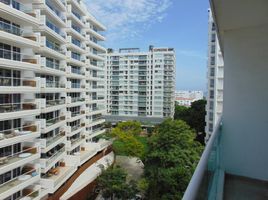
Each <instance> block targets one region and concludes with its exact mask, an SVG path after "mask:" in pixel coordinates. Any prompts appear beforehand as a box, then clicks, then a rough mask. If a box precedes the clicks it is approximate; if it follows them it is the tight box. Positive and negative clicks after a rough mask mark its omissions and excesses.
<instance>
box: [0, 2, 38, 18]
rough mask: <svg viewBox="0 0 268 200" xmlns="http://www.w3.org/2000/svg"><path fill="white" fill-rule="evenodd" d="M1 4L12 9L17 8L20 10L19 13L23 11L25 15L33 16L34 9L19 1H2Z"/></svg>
mask: <svg viewBox="0 0 268 200" xmlns="http://www.w3.org/2000/svg"><path fill="white" fill-rule="evenodd" d="M0 3H4V4H6V5H9V6H10V7H12V8H15V9H16V10H19V11H22V12H24V13H27V14H31V15H32V14H33V13H32V9H31V8H29V7H27V6H25V5H23V4H21V3H19V2H17V1H14V0H9V1H6V0H0Z"/></svg>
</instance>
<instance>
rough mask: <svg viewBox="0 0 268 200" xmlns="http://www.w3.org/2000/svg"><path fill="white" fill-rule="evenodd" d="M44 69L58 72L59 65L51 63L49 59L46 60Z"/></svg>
mask: <svg viewBox="0 0 268 200" xmlns="http://www.w3.org/2000/svg"><path fill="white" fill-rule="evenodd" d="M46 67H49V68H52V69H57V70H60V63H59V62H55V61H52V60H49V59H46Z"/></svg>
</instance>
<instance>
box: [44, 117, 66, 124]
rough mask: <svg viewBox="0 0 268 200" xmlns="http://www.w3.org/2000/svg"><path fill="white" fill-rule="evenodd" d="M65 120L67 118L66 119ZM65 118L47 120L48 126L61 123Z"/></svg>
mask: <svg viewBox="0 0 268 200" xmlns="http://www.w3.org/2000/svg"><path fill="white" fill-rule="evenodd" d="M64 119H65V118H64ZM62 120H63V118H62V117H55V118H52V119H47V120H46V125H47V126H52V125H54V124H56V123H58V122H60V121H62Z"/></svg>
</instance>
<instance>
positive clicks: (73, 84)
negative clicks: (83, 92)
mask: <svg viewBox="0 0 268 200" xmlns="http://www.w3.org/2000/svg"><path fill="white" fill-rule="evenodd" d="M72 88H81V84H80V83H72Z"/></svg>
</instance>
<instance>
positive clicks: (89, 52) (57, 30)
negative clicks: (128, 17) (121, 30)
mask: <svg viewBox="0 0 268 200" xmlns="http://www.w3.org/2000/svg"><path fill="white" fill-rule="evenodd" d="M104 30H105V27H104V26H103V25H102V24H101V23H99V22H98V21H97V20H96V19H95V18H94V17H93V16H92V15H91V14H90V13H89V12H88V11H87V9H86V7H85V5H84V4H83V2H82V1H80V0H67V1H65V0H33V1H29V0H25V1H19V0H18V1H15V0H1V1H0V46H1V47H0V63H1V64H0V110H1V112H0V199H5V200H15V199H20V198H23V197H25V198H26V197H27V199H28V198H30V199H42V198H43V199H46V198H51V199H53V195H54V194H55V193H57V191H58V189H59V188H61V187H62V185H63V184H64V183H65V182H66V181H67V180H68V179H70V177H72V176H73V175H74V174H75V173H76V172H77V169H78V167H80V166H83V165H84V164H85V163H87V162H89V161H90V160H91V159H92V158H94V156H95V155H96V154H98V152H101V151H103V149H106V148H107V147H108V146H109V144H110V143H109V141H104V140H98V139H96V136H98V135H100V134H102V133H104V132H105V130H104V129H103V126H102V124H103V123H104V119H103V118H102V113H104V112H105V107H104V105H105V101H104V99H105V96H104V95H103V93H101V92H100V93H99V91H101V90H103V89H102V88H101V87H103V85H104V82H103V77H101V74H103V73H104V72H103V70H104V68H103V66H102V65H101V64H99V63H102V62H103V60H104V59H103V58H102V57H101V56H100V55H99V54H103V53H105V52H106V49H105V48H104V47H102V46H101V45H100V44H99V41H103V40H105V38H104V36H103V35H102V34H101V32H102V31H104ZM102 76H103V75H102ZM80 173H81V171H80ZM67 189H68V188H65V190H66V191H67ZM62 191H63V190H62Z"/></svg>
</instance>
